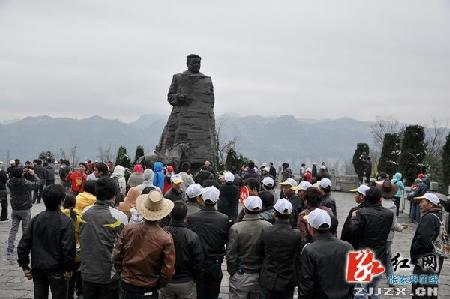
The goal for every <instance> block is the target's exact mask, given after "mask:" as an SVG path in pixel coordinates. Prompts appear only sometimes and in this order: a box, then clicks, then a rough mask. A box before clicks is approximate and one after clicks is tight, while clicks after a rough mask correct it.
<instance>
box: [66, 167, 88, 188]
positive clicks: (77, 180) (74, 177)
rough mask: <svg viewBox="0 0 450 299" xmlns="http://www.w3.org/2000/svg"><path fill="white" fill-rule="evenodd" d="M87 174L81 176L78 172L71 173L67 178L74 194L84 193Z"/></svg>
mask: <svg viewBox="0 0 450 299" xmlns="http://www.w3.org/2000/svg"><path fill="white" fill-rule="evenodd" d="M86 178H87V176H86V174H84V173H83V174H81V173H79V172H78V171H71V172H70V173H69V174H68V175H67V177H66V181H67V182H69V183H70V190H71V191H72V192H76V193H81V192H83V191H84V190H83V186H84V182H86Z"/></svg>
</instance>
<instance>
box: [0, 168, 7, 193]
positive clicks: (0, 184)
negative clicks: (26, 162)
mask: <svg viewBox="0 0 450 299" xmlns="http://www.w3.org/2000/svg"><path fill="white" fill-rule="evenodd" d="M7 182H8V176H7V175H6V172H5V171H4V170H3V169H0V190H6V183H7Z"/></svg>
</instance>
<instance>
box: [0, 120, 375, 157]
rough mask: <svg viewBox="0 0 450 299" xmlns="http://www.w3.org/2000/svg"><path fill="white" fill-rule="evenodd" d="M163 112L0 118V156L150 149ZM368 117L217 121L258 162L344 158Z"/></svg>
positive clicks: (366, 129)
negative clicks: (130, 118) (132, 116)
mask: <svg viewBox="0 0 450 299" xmlns="http://www.w3.org/2000/svg"><path fill="white" fill-rule="evenodd" d="M167 118H168V116H167V115H158V114H152V115H142V116H141V117H140V118H139V119H138V120H136V121H134V122H130V123H125V122H121V121H119V120H112V119H105V118H102V117H100V116H93V117H90V118H86V119H72V118H53V117H50V116H38V117H27V118H24V119H21V120H17V121H10V122H7V123H5V122H3V123H1V124H0V160H6V159H8V158H9V159H14V158H16V157H18V158H20V159H21V160H26V159H33V158H35V157H37V155H38V154H39V153H40V152H41V151H44V150H50V151H52V152H54V153H55V154H57V155H58V154H59V153H60V152H61V149H62V150H64V151H66V152H68V151H69V150H70V148H72V147H74V146H75V145H76V146H77V156H78V158H79V159H80V160H86V159H98V158H99V156H100V155H101V154H103V155H104V154H105V152H109V155H115V153H116V151H117V148H118V147H119V146H120V145H124V146H125V147H126V148H127V149H128V153H129V154H130V156H131V157H132V158H133V157H134V152H135V149H136V146H137V145H143V146H144V148H145V151H146V152H152V151H153V149H154V148H155V145H156V144H157V143H158V141H159V138H160V135H161V132H162V130H163V127H164V125H165V123H166V121H167ZM370 124H371V123H370V122H365V121H358V120H355V119H351V118H340V119H334V120H312V119H297V118H295V117H293V116H289V115H286V116H279V117H262V116H239V115H234V114H224V115H220V116H218V117H217V119H216V126H217V128H218V129H219V128H220V130H219V131H220V139H221V141H222V142H223V143H224V142H227V141H229V140H232V139H234V138H236V141H237V143H236V144H237V150H238V151H239V152H241V153H242V154H244V155H245V156H247V157H249V158H252V159H255V160H256V161H261V162H268V161H274V162H281V161H290V162H292V163H294V164H298V163H300V162H302V161H305V162H308V161H322V160H325V161H334V160H348V159H350V158H351V156H352V155H353V152H354V150H355V148H356V143H358V142H368V143H370V141H371V135H370Z"/></svg>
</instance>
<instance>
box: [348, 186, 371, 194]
mask: <svg viewBox="0 0 450 299" xmlns="http://www.w3.org/2000/svg"><path fill="white" fill-rule="evenodd" d="M369 189H370V187H369V186H367V185H364V184H361V185H359V187H358V188H356V189H352V190H350V192H358V193H361V194H362V195H364V196H366V192H367V190H369Z"/></svg>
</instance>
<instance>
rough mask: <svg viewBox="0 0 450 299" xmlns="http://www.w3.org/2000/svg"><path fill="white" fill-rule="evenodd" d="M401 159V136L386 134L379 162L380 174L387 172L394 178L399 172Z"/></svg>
mask: <svg viewBox="0 0 450 299" xmlns="http://www.w3.org/2000/svg"><path fill="white" fill-rule="evenodd" d="M399 158H400V135H399V134H397V133H386V134H384V139H383V148H382V150H381V157H380V160H379V162H378V172H385V173H387V174H389V177H391V178H392V176H393V175H394V174H395V173H396V172H397V171H398V169H399V168H398V162H399Z"/></svg>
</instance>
